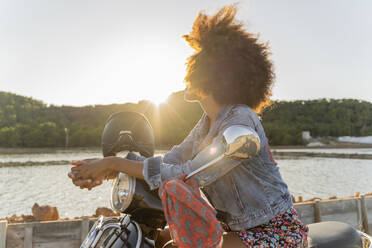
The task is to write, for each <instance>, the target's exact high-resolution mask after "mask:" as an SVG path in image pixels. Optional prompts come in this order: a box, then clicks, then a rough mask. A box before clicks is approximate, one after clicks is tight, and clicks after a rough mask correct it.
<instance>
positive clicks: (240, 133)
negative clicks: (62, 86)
mask: <svg viewBox="0 0 372 248" xmlns="http://www.w3.org/2000/svg"><path fill="white" fill-rule="evenodd" d="M223 139H224V142H225V143H226V150H225V156H226V157H235V158H249V157H252V156H254V155H256V154H257V153H258V152H259V151H260V144H261V142H260V138H259V137H258V135H257V133H256V132H254V131H253V130H252V129H250V128H249V127H247V126H243V125H234V126H231V127H228V128H227V129H226V130H225V131H224V132H223Z"/></svg>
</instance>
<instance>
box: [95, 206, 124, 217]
mask: <svg viewBox="0 0 372 248" xmlns="http://www.w3.org/2000/svg"><path fill="white" fill-rule="evenodd" d="M100 215H103V216H105V217H113V216H119V215H120V214H118V213H115V212H114V211H112V210H111V209H109V208H106V207H101V208H97V209H96V214H95V215H94V216H95V217H98V216H100Z"/></svg>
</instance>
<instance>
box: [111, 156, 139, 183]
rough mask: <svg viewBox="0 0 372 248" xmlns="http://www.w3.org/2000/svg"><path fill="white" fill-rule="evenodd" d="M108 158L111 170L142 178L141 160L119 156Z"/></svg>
mask: <svg viewBox="0 0 372 248" xmlns="http://www.w3.org/2000/svg"><path fill="white" fill-rule="evenodd" d="M108 159H110V166H111V169H112V170H113V171H116V172H122V173H125V174H128V175H130V176H134V177H136V178H140V179H144V177H143V173H142V170H143V162H141V161H134V160H129V159H126V158H119V157H109V158H108Z"/></svg>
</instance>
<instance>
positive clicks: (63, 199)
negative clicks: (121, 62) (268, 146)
mask: <svg viewBox="0 0 372 248" xmlns="http://www.w3.org/2000/svg"><path fill="white" fill-rule="evenodd" d="M316 150H317V151H320V150H319V149H316ZM330 150H331V151H332V152H334V151H335V149H330ZM342 150H344V149H342ZM324 152H327V151H326V150H325V151H324ZM366 152H367V153H371V152H372V150H371V149H370V150H369V151H366ZM351 153H354V152H351ZM89 157H101V154H100V151H99V150H80V151H78V150H71V151H66V150H61V151H55V152H52V153H42V154H9V155H5V154H0V162H25V161H29V160H30V161H50V160H54V161H55V160H75V159H83V158H89ZM276 160H277V162H278V165H279V167H280V170H281V173H282V176H283V178H284V180H285V181H286V182H287V184H288V187H289V190H290V192H291V193H292V194H293V195H295V196H298V195H302V196H303V197H304V199H308V198H311V197H321V198H327V197H330V196H334V195H336V196H339V197H341V196H349V195H353V194H354V193H355V192H357V191H359V192H361V193H368V192H372V180H371V179H372V160H358V159H334V158H305V157H304V158H299V159H287V158H286V159H279V158H277V159H276ZM69 170H70V166H69V165H49V166H28V167H22V166H13V167H3V168H0V217H4V216H10V215H12V214H18V215H20V214H31V207H32V205H33V204H34V203H35V202H37V203H38V204H39V205H45V204H48V205H52V206H56V207H58V210H59V213H60V216H61V217H62V218H63V217H75V216H82V215H92V214H94V212H95V209H96V208H97V207H101V206H107V207H109V196H110V187H111V183H110V182H105V183H104V184H103V185H101V186H99V187H97V188H94V189H92V190H91V191H88V190H81V189H80V188H77V187H75V186H74V185H73V184H72V183H71V180H70V179H69V178H68V177H67V173H68V172H69Z"/></svg>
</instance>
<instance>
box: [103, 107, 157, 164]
mask: <svg viewBox="0 0 372 248" xmlns="http://www.w3.org/2000/svg"><path fill="white" fill-rule="evenodd" d="M101 141H102V152H103V156H104V157H107V156H115V155H116V154H117V153H118V152H121V151H135V152H139V153H140V154H141V155H142V156H145V157H151V156H153V155H154V146H155V144H154V143H155V142H154V133H153V130H152V127H151V125H150V122H149V121H148V120H147V118H146V117H145V116H144V115H143V114H140V113H137V112H129V111H128V112H118V113H115V114H112V115H111V116H110V117H109V119H108V121H107V123H106V125H105V128H104V129H103V132H102V139H101Z"/></svg>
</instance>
